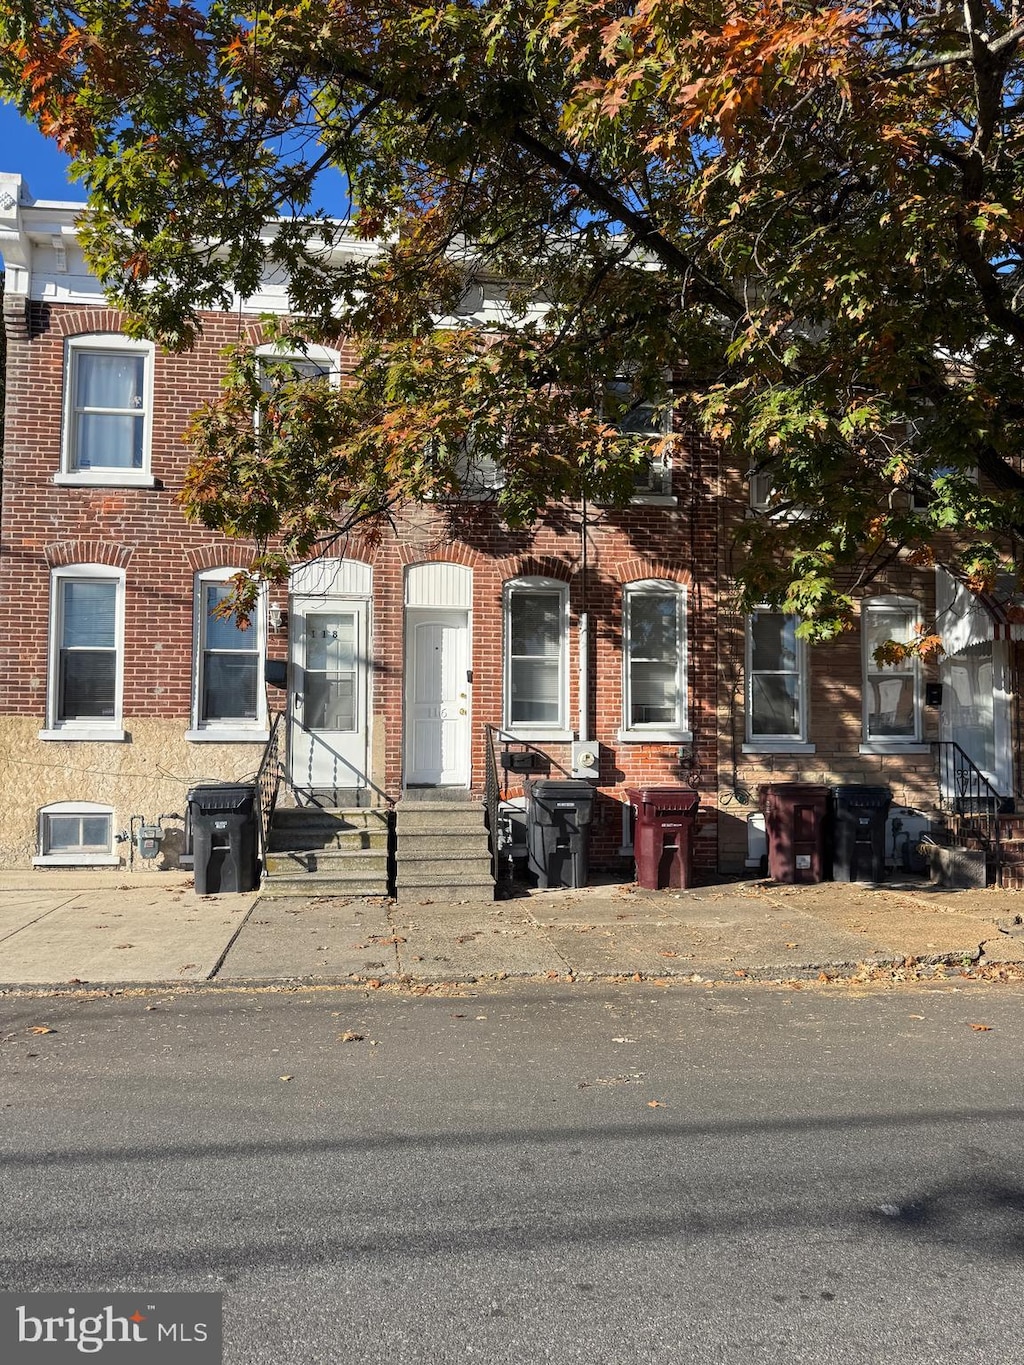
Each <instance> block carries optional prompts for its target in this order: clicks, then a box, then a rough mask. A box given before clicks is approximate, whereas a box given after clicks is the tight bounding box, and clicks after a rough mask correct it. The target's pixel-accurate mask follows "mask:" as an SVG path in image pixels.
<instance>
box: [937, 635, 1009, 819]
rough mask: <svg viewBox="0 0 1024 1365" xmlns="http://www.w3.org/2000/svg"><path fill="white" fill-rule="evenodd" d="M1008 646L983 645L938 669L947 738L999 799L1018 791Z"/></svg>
mask: <svg viewBox="0 0 1024 1365" xmlns="http://www.w3.org/2000/svg"><path fill="white" fill-rule="evenodd" d="M1006 651H1007V646H1006V643H1005V641H1002V640H999V641H996V642H995V643H993V642H992V641H988V642H979V643H976V644H973V645H972V646H971V647H970V648H969V649H966V650H964V651H963V652H962V653H960V654H955V655H953V656H952V657H945V658H943V659H942V661H941V662H940V664H939V678H940V681H941V682H942V737H943V739H947V740H954V741H955V742H956V743H957V744H959V745H960V747H961V749H963V751H964V753H966V754H967V756H968V758H970V759H971V760H972V761H973V762H974V764H975V765H976V766H977V767H978V768H980V769H981V771H982V772H983V773H984V774H985V776H986V777H987V778H988V780H989V782H991V783H992V785H993V787H995V789H996V791H997V792H999V793H1000V795H1003V796H1005V795H1007V794H1008V793H1010V792H1011V791H1012V790H1013V778H1012V772H1011V752H1010V736H1009V724H1010V721H1009V693H1008V690H1007V684H1006V672H1007V658H1006Z"/></svg>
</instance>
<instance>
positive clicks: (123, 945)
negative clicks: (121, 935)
mask: <svg viewBox="0 0 1024 1365" xmlns="http://www.w3.org/2000/svg"><path fill="white" fill-rule="evenodd" d="M117 947H118V948H119V949H120V948H134V947H135V944H134V943H119V944H118V945H117Z"/></svg>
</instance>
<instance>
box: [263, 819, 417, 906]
mask: <svg viewBox="0 0 1024 1365" xmlns="http://www.w3.org/2000/svg"><path fill="white" fill-rule="evenodd" d="M391 819H392V816H391V813H390V811H388V810H386V809H384V808H382V807H361V808H358V809H352V808H346V809H340V808H339V809H331V808H324V807H319V806H278V808H277V809H276V810H275V812H274V819H273V822H272V824H271V827H270V835H269V838H268V841H267V842H268V849H267V866H266V868H265V869H264V873H263V884H262V886H261V888H260V889H261V893H262V895H264V896H271V897H273V896H387V895H388V894H389V893H390V889H391V888H390V877H389V856H390V823H391Z"/></svg>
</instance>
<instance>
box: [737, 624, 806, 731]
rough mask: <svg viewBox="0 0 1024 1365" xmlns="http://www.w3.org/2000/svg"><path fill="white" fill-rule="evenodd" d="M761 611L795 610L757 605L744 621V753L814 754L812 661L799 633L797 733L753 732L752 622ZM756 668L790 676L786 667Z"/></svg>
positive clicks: (796, 670)
mask: <svg viewBox="0 0 1024 1365" xmlns="http://www.w3.org/2000/svg"><path fill="white" fill-rule="evenodd" d="M760 613H765V614H767V615H770V616H787V615H792V613H788V612H784V611H779V610H778V609H777V608H774V607H768V606H759V607H757V608H756V609H755V611H754V612H753V614H752V615H751V616H748V617H747V618H746V621H745V623H744V670H743V675H744V679H745V684H744V689H743V692H744V706H743V709H744V713H745V722H744V723H745V727H746V729H745V734H746V743H745V744H744V745H743V752H744V753H745V754H757V753H776V754H779V753H786V754H813V753H814V752H815V745H813V744H810V743H808V731H809V706H808V692H809V682H810V678H809V667H808V662H809V660H808V652H807V642H806V641H805V640H801V639H800V637H799V636H798V637H797V639H796V669H795V676H796V686H797V724H798V730H797V733H796V734H795V735H755V734H754V731H753V722H754V706H753V688H754V676H755V674H754V638H753V629H752V628H753V624H754V618H755V617H756V616H757V615H759V614H760ZM794 619H797V618H794ZM757 671H758V674H761V673H765V674H768V673H771V674H773V675H774V676H780V677H788V676H791V675H790V674H789V673H787V672H786V671H785V670H783V669H775V670H770V669H758V670H757Z"/></svg>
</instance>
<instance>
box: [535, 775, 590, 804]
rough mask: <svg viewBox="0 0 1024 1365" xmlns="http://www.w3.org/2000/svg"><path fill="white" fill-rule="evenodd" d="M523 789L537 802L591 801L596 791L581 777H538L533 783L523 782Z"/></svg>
mask: <svg viewBox="0 0 1024 1365" xmlns="http://www.w3.org/2000/svg"><path fill="white" fill-rule="evenodd" d="M523 789H524V790H525V792H526V794H527V796H529V797H532V798H533V799H534V800H537V801H580V800H584V801H593V799H594V793H595V791H596V790H597V789H596V787H595V786H594V784H593V783H592V782H587V781H585V780H584V779H583V778H582V777H565V778H557V777H540V778H537V780H536V781H533V782H530V781H526V782H524V783H523Z"/></svg>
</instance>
